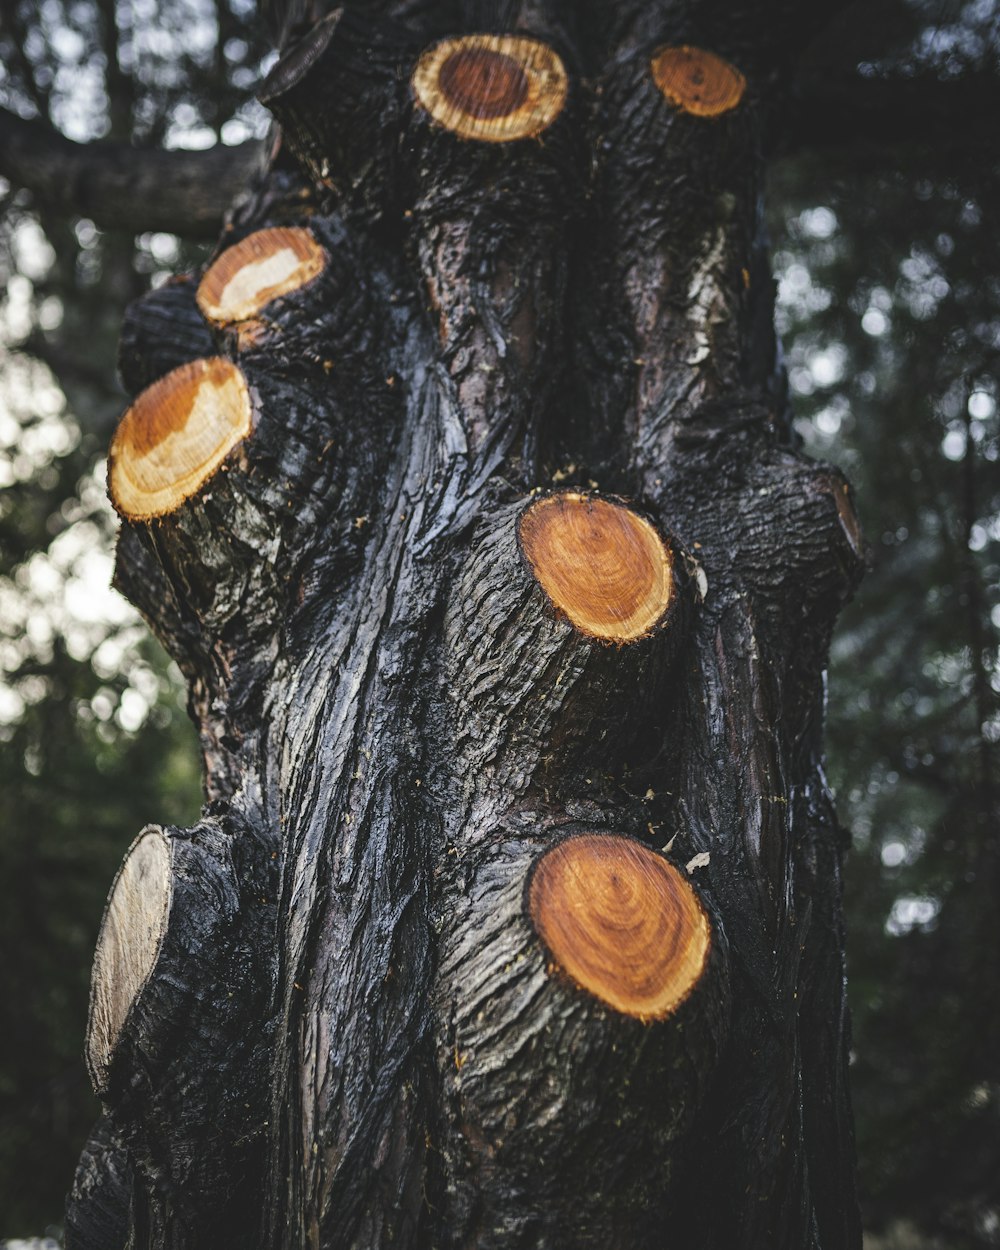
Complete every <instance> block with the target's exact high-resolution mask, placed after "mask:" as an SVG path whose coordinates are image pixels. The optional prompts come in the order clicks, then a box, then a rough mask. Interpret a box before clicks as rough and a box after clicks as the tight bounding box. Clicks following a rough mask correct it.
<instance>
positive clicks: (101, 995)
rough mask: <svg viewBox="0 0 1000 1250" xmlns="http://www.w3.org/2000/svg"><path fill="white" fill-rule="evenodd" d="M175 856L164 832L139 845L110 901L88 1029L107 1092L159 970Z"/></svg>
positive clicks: (97, 1074) (96, 1073)
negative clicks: (133, 1018) (131, 1022)
mask: <svg viewBox="0 0 1000 1250" xmlns="http://www.w3.org/2000/svg"><path fill="white" fill-rule="evenodd" d="M170 893H171V878H170V850H169V848H168V845H167V840H166V838H165V837H164V836H163V834H162V833H161V832H160V830H159V829H147V830H146V831H145V832H144V833H141V834H140V835H139V837H138V838H137V839H136V841H135V842H133V844H132V846H131V848H130V849H129V851H128V853H127V854H126V856H125V860H124V862H123V863H122V866H121V868H119V870H118V875H117V877H115V881H114V884H113V885H112V887H111V893H110V895H109V896H108V903H107V907H106V908H105V911H104V919H103V921H102V922H101V932H100V935H99V937H98V939H97V950H96V952H95V954H94V969H93V975H92V980H91V991H90V1019H89V1021H88V1023H87V1059H88V1062H89V1066H90V1072H91V1076H92V1077H93V1079H94V1082H95V1085H97V1087H98V1088H103V1087H104V1083H105V1078H106V1075H107V1070H108V1066H109V1064H110V1062H111V1057H112V1055H113V1053H114V1049H115V1046H116V1044H117V1042H118V1038H119V1037H120V1036H121V1031H122V1028H123V1027H124V1025H125V1021H126V1019H127V1018H128V1014H129V1012H130V1011H131V1009H132V1004H133V1003H134V1002H135V1000H136V999H137V998H138V997H139V994H140V993H141V992H142V989H143V987H144V986H145V984H146V982H147V981H148V980H149V977H150V974H151V973H152V971H153V968H154V967H155V965H156V960H157V956H158V955H159V952H160V946H161V943H162V940H163V934H164V932H165V930H166V927H167V913H168V910H169V906H170Z"/></svg>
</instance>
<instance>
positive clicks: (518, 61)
mask: <svg viewBox="0 0 1000 1250" xmlns="http://www.w3.org/2000/svg"><path fill="white" fill-rule="evenodd" d="M412 81H413V92H414V95H415V96H416V99H417V103H418V104H419V105H420V106H421V107H422V108H423V109H425V110H426V112H428V113H429V114H430V115H431V117H432V118H433V119H434V120H435V121H436V122H437V123H438V124H439V125H441V126H443V127H444V128H445V129H446V130H450V131H452V132H453V133H454V134H456V135H459V136H460V137H461V138H463V139H479V140H482V141H485V142H487V143H507V142H509V141H510V140H512V139H530V138H532V137H533V136H534V135H537V134H540V133H541V132H542V131H543V130H545V128H546V127H547V126H550V125H551V124H552V122H554V121H555V119H556V118H557V117H558V116H559V114H560V113H561V112H562V110H563V106H564V105H565V103H566V95H567V92H568V90H569V79H568V78H567V75H566V69H565V67H564V66H563V63H562V61H561V60H560V58H559V56H558V54H557V53H556V52H555V51H554V50H553V49H552V48H550V47H549V46H548V45H547V44H544V43H541V42H540V41H539V40H537V39H527V38H524V37H522V36H519V35H463V36H462V37H461V38H457V39H445V40H444V41H443V42H441V43H438V44H435V45H434V46H433V47H431V48H428V49H427V51H426V52H424V53H423V55H422V56H421V57H420V60H419V61H418V62H417V67H416V69H415V70H414V71H413V80H412Z"/></svg>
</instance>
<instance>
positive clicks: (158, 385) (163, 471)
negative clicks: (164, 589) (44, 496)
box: [108, 357, 252, 521]
mask: <svg viewBox="0 0 1000 1250" xmlns="http://www.w3.org/2000/svg"><path fill="white" fill-rule="evenodd" d="M251 427H252V411H251V405H250V393H249V391H248V390H247V384H246V381H245V380H244V377H243V374H242V373H241V372H240V371H239V369H237V367H236V366H235V365H234V364H232V363H231V362H230V361H228V360H223V359H221V358H219V357H212V358H210V359H208V360H195V361H193V362H192V363H191V364H187V365H181V367H180V368H179V369H174V370H173V372H172V373H168V374H167V376H166V377H165V378H161V379H160V380H159V381H158V382H154V383H153V385H152V386H150V387H148V388H147V389H146V390H144V391H143V392H142V394H141V395H139V397H138V398H137V399H136V401H135V403H134V404H133V405H132V407H131V408H129V410H128V411H127V412H126V413H125V415H124V416H123V417H122V419H121V421H120V422H119V423H118V428H117V430H115V433H114V437H113V438H112V440H111V449H110V452H109V455H108V491H109V493H110V495H111V502H112V503H113V504H114V506H115V508H116V509H117V510H118V512H120V513H121V515H122V516H123V517H125V518H126V519H128V520H130V521H147V520H149V519H150V518H152V517H157V516H165V515H166V514H167V513H169V512H174V511H175V510H176V509H177V508H179V507H180V505H181V504H182V503H183V502H184V501H185V500H186V499H190V497H191V496H192V495H194V494H195V493H196V492H197V491H198V489H199V488H200V487H201V486H202V485H204V483H205V482H207V481H208V479H209V478H210V477H211V476H212V475H213V474H214V473H215V471H216V470H217V469H218V467H219V465H221V464H222V462H223V460H225V458H226V457H227V456H228V455H229V453H230V452H231V451H232V449H233V448H234V447H235V446H236V444H237V443H239V442H240V441H241V439H244V438H246V436H247V435H248V434H249V433H250V430H251Z"/></svg>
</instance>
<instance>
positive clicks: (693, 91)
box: [650, 45, 747, 117]
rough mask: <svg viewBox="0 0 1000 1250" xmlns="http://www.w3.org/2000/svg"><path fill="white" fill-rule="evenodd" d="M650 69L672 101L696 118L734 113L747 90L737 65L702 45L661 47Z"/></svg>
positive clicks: (655, 54)
mask: <svg viewBox="0 0 1000 1250" xmlns="http://www.w3.org/2000/svg"><path fill="white" fill-rule="evenodd" d="M650 69H651V71H652V74H653V79H654V81H655V83H656V85H657V86H658V87H659V89H660V91H662V92H663V94H664V96H666V98H667V99H668V100H669V101H670V103H671V104H673V105H675V106H676V107H677V108H679V109H683V110H684V112H685V113H691V114H693V115H694V116H695V117H721V116H722V114H723V113H729V112H731V111H732V110H733V109H734V108H736V107H737V105H738V104H739V102H740V101H741V100H742V99H743V93H744V91H746V85H747V80H746V79H745V78H744V77H743V75H742V74H741V73H740V71H739V70H738V69H737V68H736V66H735V65H730V64H729V62H728V61H724V60H723V59H722V57H720V56H716V55H715V53H714V52H706V51H705V50H704V49H702V48H692V47H688V46H687V45H683V46H681V47H677V48H660V49H658V50H657V51H656V52H655V53H654V54H653V59H652V61H651V63H650Z"/></svg>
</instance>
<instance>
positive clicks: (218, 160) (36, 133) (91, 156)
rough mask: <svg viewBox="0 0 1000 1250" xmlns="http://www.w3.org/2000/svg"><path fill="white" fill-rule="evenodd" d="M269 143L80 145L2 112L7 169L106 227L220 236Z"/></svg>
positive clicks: (45, 198)
mask: <svg viewBox="0 0 1000 1250" xmlns="http://www.w3.org/2000/svg"><path fill="white" fill-rule="evenodd" d="M264 147H265V145H264V143H262V142H261V141H258V140H250V141H248V142H246V143H241V144H239V145H237V146H235V147H225V146H223V145H222V144H218V145H216V146H215V147H212V148H206V149H204V150H202V151H196V152H189V151H180V150H174V151H169V152H168V151H163V150H162V149H158V148H153V149H142V148H133V147H130V146H129V145H128V144H124V143H112V142H103V141H100V142H96V143H74V142H73V140H71V139H67V138H66V137H65V136H64V135H61V134H59V133H58V131H56V130H54V129H53V128H52V127H51V126H49V125H47V124H46V123H44V122H41V121H25V120H24V119H23V118H21V117H17V116H15V115H14V114H13V113H10V112H7V111H6V110H4V109H0V174H2V175H3V176H4V177H5V178H8V179H9V180H10V181H11V182H12V183H13V185H14V186H18V187H26V188H27V189H28V190H29V191H31V192H32V193H33V194H34V195H35V196H37V197H38V199H39V200H40V201H41V202H42V203H44V204H46V205H48V206H49V207H51V208H54V209H57V210H61V211H63V212H66V213H71V214H74V215H80V216H85V217H90V218H92V219H93V221H95V222H96V223H97V225H99V226H104V227H112V228H114V227H117V228H121V229H125V230H132V231H135V232H138V231H142V230H167V231H170V232H172V233H175V234H181V235H185V236H187V237H188V238H214V236H215V235H217V234H218V232H219V228H220V227H221V225H222V215H223V213H224V212H225V210H226V209H227V208H228V207H229V205H230V203H231V202H232V200H233V199H234V198H235V196H236V195H237V193H238V192H239V191H241V190H242V189H243V187H245V186H246V184H247V182H248V180H249V179H250V177H251V175H252V174H253V172H254V170H255V169H256V168H257V167H258V166H259V164H260V162H261V160H262V156H263V152H264Z"/></svg>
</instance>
